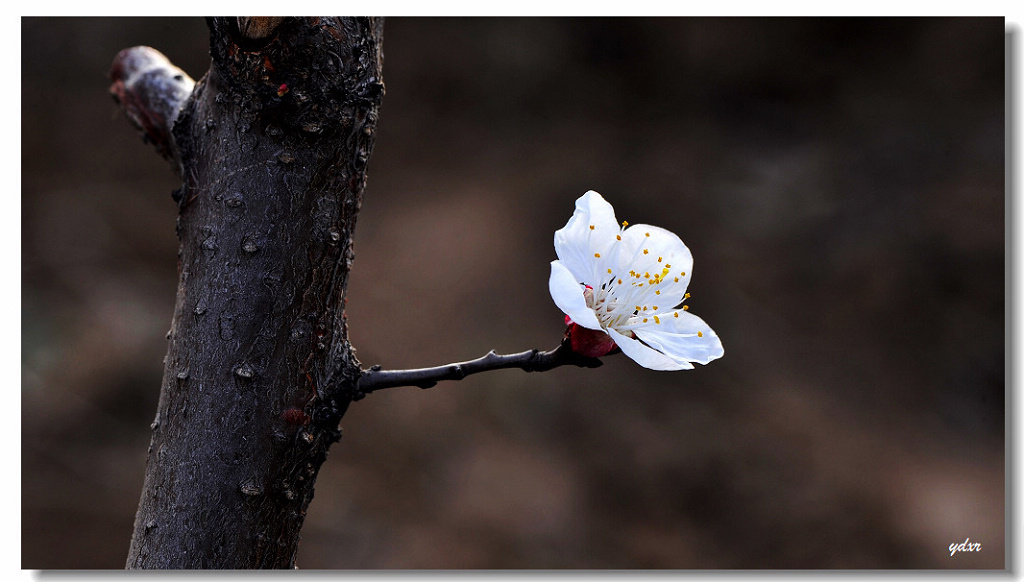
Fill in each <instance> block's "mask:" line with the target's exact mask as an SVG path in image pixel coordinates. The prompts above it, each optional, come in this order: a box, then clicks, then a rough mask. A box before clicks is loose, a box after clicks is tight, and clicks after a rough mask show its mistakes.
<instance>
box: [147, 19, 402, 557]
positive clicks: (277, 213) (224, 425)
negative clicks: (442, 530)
mask: <svg viewBox="0 0 1024 582" xmlns="http://www.w3.org/2000/svg"><path fill="white" fill-rule="evenodd" d="M209 24H210V31H211V54H212V57H213V62H212V66H211V68H210V71H209V72H208V73H207V74H206V76H205V77H204V78H203V79H202V80H200V81H199V83H198V84H197V85H196V87H195V90H194V91H193V93H192V96H191V97H190V98H189V100H188V101H187V103H186V104H185V107H184V109H183V110H182V111H181V113H180V115H179V116H178V117H177V120H176V122H175V124H174V128H173V138H174V145H175V146H176V149H177V152H178V154H179V157H180V161H181V173H182V177H183V182H184V183H183V186H182V189H181V190H180V191H179V192H177V193H176V198H177V199H178V201H179V205H180V215H179V218H178V226H177V228H178V236H179V239H180V242H181V247H180V251H179V269H180V281H179V285H178V294H177V302H176V306H175V310H174V319H173V322H172V325H171V331H170V332H169V336H168V337H169V340H170V345H169V347H168V350H167V357H166V359H165V362H164V379H163V385H162V388H161V392H160V402H159V406H158V408H157V414H156V419H155V420H154V421H153V425H152V427H153V438H152V443H151V445H150V451H149V460H148V464H147V468H146V479H145V485H144V488H143V491H142V498H141V501H140V504H139V510H138V513H137V515H136V518H135V530H134V534H133V536H132V544H131V549H130V551H129V554H128V560H127V566H128V567H129V568H291V567H294V566H295V555H296V551H297V547H298V540H299V530H300V528H301V526H302V522H303V518H304V516H305V511H306V508H307V507H308V505H309V502H310V500H311V499H312V497H313V485H314V481H315V480H316V476H317V473H318V471H319V469H320V466H321V464H322V463H323V462H324V460H325V459H326V457H327V451H328V448H329V447H330V445H331V444H332V443H334V442H336V441H337V440H338V439H339V438H340V437H341V432H340V430H339V428H338V422H339V420H340V419H341V416H342V415H343V414H344V412H345V410H346V408H347V407H348V404H349V401H350V400H351V397H352V395H353V394H354V391H355V385H356V382H357V381H358V378H359V363H358V361H357V360H356V358H355V355H354V353H353V351H352V349H351V347H350V345H349V342H348V338H347V333H346V326H345V315H344V301H345V289H346V284H347V281H348V273H349V268H350V266H351V262H352V257H353V255H352V234H353V229H354V227H355V222H356V215H357V213H358V211H359V206H360V202H361V196H362V191H363V187H364V184H365V180H366V163H367V158H368V157H369V155H370V151H371V148H372V144H373V135H374V128H375V125H376V121H377V108H378V106H379V104H380V100H381V98H382V95H383V85H382V83H381V76H380V67H381V39H382V23H381V21H379V20H377V19H370V18H344V19H333V18H303V19H284V20H283V21H282V20H280V19H271V18H268V19H234V18H216V19H211V20H210V22H209ZM328 387H333V388H331V389H328Z"/></svg>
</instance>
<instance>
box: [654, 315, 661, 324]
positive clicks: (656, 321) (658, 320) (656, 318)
mask: <svg viewBox="0 0 1024 582" xmlns="http://www.w3.org/2000/svg"><path fill="white" fill-rule="evenodd" d="M654 323H661V320H660V319H658V316H657V315H655V316H654Z"/></svg>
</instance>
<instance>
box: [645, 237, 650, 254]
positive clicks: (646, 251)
mask: <svg viewBox="0 0 1024 582" xmlns="http://www.w3.org/2000/svg"><path fill="white" fill-rule="evenodd" d="M647 236H651V235H647ZM644 254H645V255H646V254H647V249H644Z"/></svg>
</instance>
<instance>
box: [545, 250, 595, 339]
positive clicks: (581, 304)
mask: <svg viewBox="0 0 1024 582" xmlns="http://www.w3.org/2000/svg"><path fill="white" fill-rule="evenodd" d="M548 290H549V291H551V299H553V300H554V301H555V305H557V306H558V308H559V309H561V310H562V313H564V314H566V315H568V316H569V317H571V318H572V320H573V321H574V322H575V323H577V324H578V325H581V326H583V327H585V328H588V329H601V323H600V322H598V321H597V316H596V315H594V310H593V309H591V308H589V307H587V300H586V298H584V296H583V287H582V286H580V282H579V281H578V280H577V279H576V276H575V275H573V274H572V273H571V272H569V269H568V268H566V267H565V265H563V264H562V261H551V277H550V278H549V279H548Z"/></svg>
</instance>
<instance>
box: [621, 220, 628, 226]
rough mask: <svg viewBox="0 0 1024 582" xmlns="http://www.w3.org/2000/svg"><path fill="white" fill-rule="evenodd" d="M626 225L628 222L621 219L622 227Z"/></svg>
mask: <svg viewBox="0 0 1024 582" xmlns="http://www.w3.org/2000/svg"><path fill="white" fill-rule="evenodd" d="M627 226H629V223H628V222H626V221H625V220H623V221H622V228H626V227H627Z"/></svg>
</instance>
